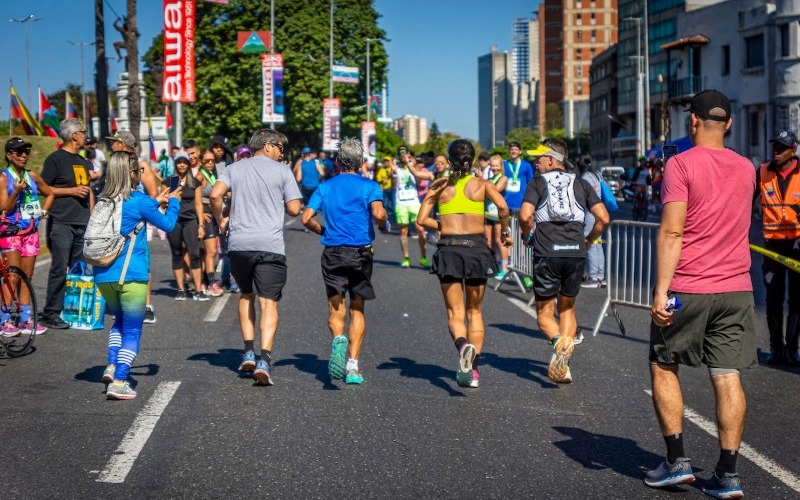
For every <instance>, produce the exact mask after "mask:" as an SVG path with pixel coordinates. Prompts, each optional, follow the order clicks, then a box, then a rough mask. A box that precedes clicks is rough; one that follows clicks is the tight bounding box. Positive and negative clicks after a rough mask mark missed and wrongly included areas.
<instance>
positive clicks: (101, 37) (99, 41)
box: [94, 0, 110, 137]
mask: <svg viewBox="0 0 800 500" xmlns="http://www.w3.org/2000/svg"><path fill="white" fill-rule="evenodd" d="M104 19H105V18H104V15H103V0H95V2H94V48H95V63H94V67H95V71H94V95H95V98H96V100H97V132H98V133H97V136H98V137H108V136H109V135H110V134H109V130H108V63H107V62H106V35H105V20H104Z"/></svg>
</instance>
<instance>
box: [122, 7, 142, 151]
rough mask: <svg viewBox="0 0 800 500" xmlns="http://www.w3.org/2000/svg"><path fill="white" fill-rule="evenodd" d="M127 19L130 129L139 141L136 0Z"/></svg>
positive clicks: (139, 115)
mask: <svg viewBox="0 0 800 500" xmlns="http://www.w3.org/2000/svg"><path fill="white" fill-rule="evenodd" d="M127 3H128V13H127V19H125V28H126V30H125V52H126V55H127V58H126V61H125V62H126V65H127V68H126V69H127V71H128V120H129V122H128V123H129V125H130V131H131V133H133V135H134V137H136V142H137V143H139V142H140V141H139V125H140V123H141V121H142V107H141V102H142V98H141V87H140V83H139V30H138V29H137V26H136V0H128V2H127Z"/></svg>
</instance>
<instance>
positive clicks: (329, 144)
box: [322, 98, 341, 151]
mask: <svg viewBox="0 0 800 500" xmlns="http://www.w3.org/2000/svg"><path fill="white" fill-rule="evenodd" d="M339 106H340V103H339V99H336V98H332V99H323V100H322V149H323V150H324V151H335V150H336V149H337V148H338V147H339V130H340V129H341V122H340V121H339V120H340V119H341V110H340V108H339Z"/></svg>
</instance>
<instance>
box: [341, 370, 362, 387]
mask: <svg viewBox="0 0 800 500" xmlns="http://www.w3.org/2000/svg"><path fill="white" fill-rule="evenodd" d="M344 383H345V384H363V383H364V375H362V374H361V372H360V371H358V370H347V374H346V375H345V376H344Z"/></svg>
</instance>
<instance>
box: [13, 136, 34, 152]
mask: <svg viewBox="0 0 800 500" xmlns="http://www.w3.org/2000/svg"><path fill="white" fill-rule="evenodd" d="M31 146H33V144H31V143H30V142H25V141H24V140H23V139H20V138H19V137H12V138H11V139H9V140H8V142H6V153H8V152H9V151H19V150H20V149H30V148H31Z"/></svg>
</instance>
